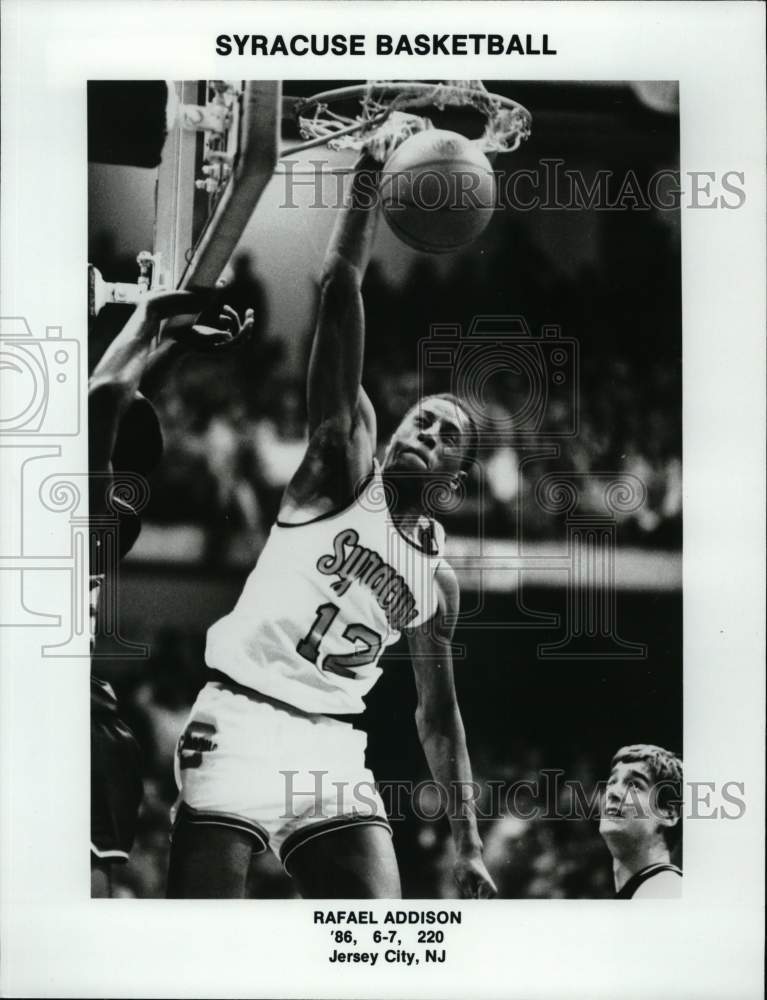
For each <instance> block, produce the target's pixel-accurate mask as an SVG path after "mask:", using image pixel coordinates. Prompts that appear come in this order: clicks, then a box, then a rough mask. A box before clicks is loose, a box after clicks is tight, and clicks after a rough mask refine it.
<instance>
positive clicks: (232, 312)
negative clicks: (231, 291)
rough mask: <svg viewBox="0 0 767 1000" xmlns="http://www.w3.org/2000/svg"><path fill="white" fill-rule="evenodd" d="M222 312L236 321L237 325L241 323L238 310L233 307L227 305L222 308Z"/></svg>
mask: <svg viewBox="0 0 767 1000" xmlns="http://www.w3.org/2000/svg"><path fill="white" fill-rule="evenodd" d="M221 311H222V312H223V313H225V314H226V315H227V316H229V318H230V319H233V320H235V321H236V322H237V323H239V322H240V317H239V315H238V313H237V310H236V309H233V308H232V307H231V306H226V305H225V306H221Z"/></svg>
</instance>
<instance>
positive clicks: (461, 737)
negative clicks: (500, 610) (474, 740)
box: [407, 564, 497, 898]
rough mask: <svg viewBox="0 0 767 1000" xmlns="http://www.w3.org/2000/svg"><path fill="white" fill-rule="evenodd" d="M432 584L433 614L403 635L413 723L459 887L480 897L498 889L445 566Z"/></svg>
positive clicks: (451, 578) (452, 583) (453, 596)
mask: <svg viewBox="0 0 767 1000" xmlns="http://www.w3.org/2000/svg"><path fill="white" fill-rule="evenodd" d="M436 585H437V588H438V595H439V609H438V611H437V613H436V615H435V616H434V618H432V619H431V620H430V621H428V622H427V623H426V625H425V626H422V627H421V628H418V629H413V630H412V632H408V633H407V635H408V643H409V646H410V653H411V656H412V659H413V670H414V672H415V681H416V688H417V691H418V707H417V708H416V725H417V726H418V735H419V737H420V740H421V745H422V746H423V749H424V753H425V755H426V760H427V763H428V765H429V769H430V770H431V773H432V776H433V777H434V780H435V781H436V782H437V783H438V784H439V785H440V786H441V787H442V788H444V789H445V792H446V793H447V796H448V803H449V819H450V828H451V832H452V835H453V840H454V841H455V847H456V862H455V879H456V882H457V883H458V888H459V890H460V892H461V895H462V896H463V897H465V898H485V897H489V896H494V895H495V893H496V891H497V890H496V888H495V884H494V883H493V880H492V878H491V877H490V874H489V873H488V871H487V869H486V868H485V865H484V862H483V860H482V841H481V840H480V838H479V833H478V831H477V820H476V817H475V815H474V789H473V785H472V776H471V763H470V761H469V753H468V750H467V748H466V735H465V732H464V728H463V722H462V720H461V713H460V710H459V708H458V701H457V699H456V694H455V683H454V680H453V654H452V649H451V643H452V639H453V630H454V628H455V619H456V616H457V614H458V601H459V595H458V583H457V581H456V579H455V574H454V573H453V571H452V569H451V568H450V567H449V566H447V565H446V564H442V565H441V566H440V568H439V569H438V570H437V579H436Z"/></svg>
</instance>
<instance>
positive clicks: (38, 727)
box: [0, 0, 765, 1000]
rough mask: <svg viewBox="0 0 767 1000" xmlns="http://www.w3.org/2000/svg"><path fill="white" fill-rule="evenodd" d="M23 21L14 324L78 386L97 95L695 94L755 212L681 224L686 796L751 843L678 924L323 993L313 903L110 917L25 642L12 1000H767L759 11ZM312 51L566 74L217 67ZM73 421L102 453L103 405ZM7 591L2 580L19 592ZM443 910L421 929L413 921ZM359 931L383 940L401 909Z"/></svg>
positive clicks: (503, 913)
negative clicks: (345, 86) (321, 88)
mask: <svg viewBox="0 0 767 1000" xmlns="http://www.w3.org/2000/svg"><path fill="white" fill-rule="evenodd" d="M2 13H3V39H2V46H3V48H2V75H3V87H2V128H3V136H2V243H1V245H0V250H1V252H2V272H1V279H2V286H1V288H0V296H1V299H2V308H1V310H0V312H1V313H2V315H3V316H23V317H25V318H26V320H27V321H28V323H29V326H30V328H31V329H32V331H33V332H34V333H35V335H37V336H42V335H43V333H44V331H45V330H46V328H47V327H61V330H62V334H63V337H65V338H74V339H77V340H79V342H80V352H79V364H80V369H79V378H80V382H81V384H82V385H84V384H85V379H86V374H87V372H86V358H87V351H86V312H87V310H86V285H85V281H84V273H85V262H86V218H87V215H86V213H87V190H86V182H87V171H86V82H87V80H89V79H104V78H113V79H141V78H145V79H157V78H164V79H175V80H184V79H203V78H205V79H215V78H227V79H228V78H233V77H238V78H239V77H241V78H252V79H269V78H277V79H300V78H307V79H322V78H328V79H333V80H339V79H341V80H342V79H359V78H361V77H368V78H378V79H387V78H389V79H394V78H408V77H410V78H419V79H444V78H454V79H460V78H466V79H483V80H485V81H487V82H488V83H489V82H490V81H492V79H493V78H498V79H519V80H527V79H530V80H532V79H542V80H556V79H569V80H589V79H592V80H643V79H645V80H678V81H679V83H680V95H681V101H680V125H681V172H682V183H683V188H684V187H685V186H686V182H685V177H687V176H688V175H689V173H690V172H692V171H708V172H713V173H715V175H716V176H717V177H719V176H721V175H722V174H723V173H726V172H727V171H732V170H734V171H740V172H743V174H744V175H745V182H744V188H745V191H746V200H745V203H744V204H743V206H742V207H741V208H739V209H737V210H730V211H728V210H721V209H716V210H715V209H710V210H705V209H693V208H689V207H684V208H683V212H682V268H683V338H684V503H685V511H684V512H685V525H684V601H685V604H684V761H685V780H686V781H687V782H690V781H695V780H699V781H713V782H717V783H722V782H724V781H727V780H735V781H739V782H743V783H744V784H745V795H744V798H745V800H746V804H747V809H746V812H745V815H744V816H743V817H742V818H740V819H739V820H737V821H729V822H728V821H723V820H717V821H713V820H712V821H708V822H705V821H701V822H695V823H692V822H691V823H689V824H687V827H686V830H685V885H684V898H683V899H682V900H681V901H679V902H674V903H668V902H663V903H661V902H658V903H649V902H646V903H642V904H641V905H632V906H629V907H618V906H617V904H615V903H612V902H605V901H599V902H597V901H587V902H574V901H535V902H533V901H509V900H502V901H499V900H496V901H492V902H454V901H449V902H448V901H445V904H444V905H445V906H447V905H449V907H450V908H451V909H460V910H461V911H462V913H463V915H464V919H463V924H462V926H461V927H460V928H456V929H455V931H456V933H454V934H453V935H451V943H450V959H449V962H447V963H445V964H444V965H439V966H429V967H428V968H425V967H424V966H423V965H422V966H420V967H419V968H410V969H406V968H403V967H401V966H390V967H387V966H382V965H381V964H380V963H379V964H378V965H377V966H376V968H375V970H371V969H369V968H366V967H360V966H349V967H346V968H343V969H339V968H338V967H330V966H329V965H328V962H327V954H328V947H327V941H326V936H325V935H324V934H323V933H322V932H321V929H320V928H319V927H317V926H315V925H314V924H313V922H312V912H313V910H314V909H315V906H314V904H312V903H310V902H295V901H279V902H277V901H274V902H272V901H253V902H243V903H236V904H233V903H226V902H224V903H216V902H212V901H211V902H178V901H173V902H166V901H155V900H152V901H146V900H137V901H112V902H110V901H91V900H90V899H89V896H88V886H89V877H88V855H87V851H84V850H83V849H82V845H83V844H84V843H87V841H88V830H87V825H88V815H89V813H88V754H89V745H88V737H87V733H88V725H87V723H88V698H87V678H88V670H87V649H83V659H82V661H81V662H79V661H77V660H70V661H59V660H51V659H47V660H45V659H43V658H42V657H41V656H40V642H39V636H38V635H36V634H34V630H29V629H24V628H16V629H5V630H3V634H0V656H1V657H2V675H1V681H0V694H1V695H2V704H1V706H0V721H1V723H2V725H1V727H0V732H1V735H0V741H1V742H0V768H1V769H2V770H1V776H2V799H1V800H0V842H1V843H2V867H1V868H0V884H1V886H2V911H1V913H0V919H1V933H2V945H3V954H2V957H1V958H0V962H1V963H2V966H1V974H2V978H1V979H0V988H2V991H3V993H4V994H5V995H10V996H20V995H43V996H85V997H97V996H105V995H108V996H121V997H123V996H124V997H137V996H157V997H160V996H168V995H170V996H264V997H267V996H272V997H283V996H284V997H302V996H303V997H305V996H327V997H359V996H371V997H406V996H413V995H419V996H423V997H442V998H444V997H463V996H466V995H469V994H472V995H475V996H478V997H519V998H534V997H535V998H537V997H541V998H543V997H553V998H561V997H565V996H567V997H582V998H584V1000H594V998H596V997H605V998H610V1000H615V998H617V997H621V998H622V997H627V998H629V997H636V998H637V1000H639V998H641V1000H648V998H651V997H658V998H665V997H670V996H679V997H695V998H701V997H712V998H713V997H716V998H724V997H738V998H740V997H756V996H758V995H761V989H760V984H761V981H762V975H763V966H762V951H761V948H762V937H763V935H762V931H763V909H762V904H763V880H764V832H763V825H764V822H763V821H764V797H763V794H764V793H763V786H764V714H763V713H764V676H765V675H764V650H763V645H764V613H763V608H764V600H763V598H764V568H765V566H764V535H763V515H764V419H765V410H764V401H765V389H764V374H765V365H764V361H765V338H764V330H765V286H764V262H765V229H764V222H765V190H764V176H765V166H764V165H765V106H764V68H765V66H764V40H763V29H764V7H763V6H762V5H761V4H755V3H754V4H752V3H744V4H729V3H691V4H687V3H658V4H654V3H647V4H645V3H604V4H585V3H572V4H570V3H564V4H554V3H550V4H549V3H546V4H544V3H529V4H527V3H526V4H499V3H473V4H459V3H456V4H445V3H419V4H407V3H404V4H388V3H386V4H385V3H380V4H379V3H370V4H358V5H350V4H344V3H322V4H314V3H300V4H299V3H295V4H291V3H281V4H276V3H236V2H233V3H226V4H222V3H208V2H189V3H185V2H183V0H178V2H173V0H168V2H165V0H160V2H146V0H132V2H130V3H128V2H119V0H115V2H109V0H107V2H104V3H95V2H87V0H67V2H66V3H55V2H38V0H26V2H22V0H15V2H8V0H6V3H5V4H4V5H3V12H2ZM298 30H300V31H301V32H302V33H311V32H316V33H334V32H340V33H349V32H351V31H355V32H359V33H364V34H365V35H366V36H367V37H369V38H372V37H373V36H375V34H376V33H377V32H387V33H404V32H410V33H413V34H415V33H416V32H418V31H432V30H433V31H439V32H448V31H453V32H501V33H505V34H509V33H511V32H519V33H521V34H523V35H524V34H525V33H532V34H534V35H537V36H538V37H540V36H541V35H542V34H543V33H544V32H545V33H547V34H548V37H549V41H550V44H551V45H552V46H553V47H554V48H555V49H556V51H557V55H556V56H548V57H543V56H540V57H532V56H531V57H484V58H483V57H475V56H456V57H417V58H415V57H413V58H407V57H400V58H396V57H373V56H370V55H368V56H366V57H365V58H355V57H334V58H329V57H327V58H325V59H310V58H308V57H306V58H299V57H284V56H275V57H251V56H243V57H238V56H229V57H217V56H216V55H215V38H216V36H217V35H218V34H219V33H221V32H240V33H247V32H255V31H258V32H259V33H263V34H274V33H278V32H279V33H283V34H290V33H294V32H296V31H298ZM371 48H372V46H371ZM687 183H689V182H687ZM684 204H686V202H685V200H684V198H683V205H684ZM584 294H588V290H587V289H584ZM648 294H651V290H648ZM80 404H81V410H80V414H79V421H80V427H81V428H83V427H84V424H85V408H84V405H83V404H84V394H82V393H81V394H80ZM60 446H61V455H62V468H63V467H64V463H66V465H67V468H68V469H71V470H72V471H80V472H85V471H86V452H87V442H86V435H85V433H84V432H82V431H81V433H79V435H73V436H71V437H69V438H62V440H61V444H60ZM6 459H7V456H6V455H4V454H3V452H2V450H1V449H0V462H2V466H0V474H3V475H2V490H3V493H2V505H3V511H4V513H3V525H2V527H0V536H1V534H2V532H7V531H9V530H10V527H9V524H10V523H11V521H12V519H13V518H14V517H16V516H18V513H19V512H18V511H16V512H14V503H15V504H16V505H17V506H18V500H17V498H16V492H15V486H16V485H17V484H16V483H14V481H12V480H11V481H9V480H8V478H7V476H6V475H4V473H6V472H7V471H8V466H7V464H6ZM24 516H25V517H27V518H34V517H35V516H36V512H35V511H34V510H27V511H25V512H24ZM46 524H47V522H46ZM42 530H46V529H45V528H43V529H42ZM5 577H6V574H0V585H2V586H3V587H5V586H6V580H5ZM37 585H39V586H41V587H43V588H44V587H46V586H48V584H47V582H45V581H43V582H38V584H37ZM54 585H56V586H58V584H53V583H52V584H51V586H54ZM6 596H9V595H7V594H6ZM2 599H3V590H0V600H2ZM543 710H544V711H545V707H544V709H543ZM437 905H441V904H437V903H431V902H429V903H426V902H422V901H419V902H415V903H413V902H410V901H408V902H406V903H404V904H403V907H402V908H407V909H433V908H435V907H436V906H437ZM359 908H364V909H370V910H373V911H375V912H376V913H383V912H385V911H386V910H387V909H390V908H391V907H390V906H389V904H386V903H375V904H371V905H369V906H368V905H365V906H364V907H362V906H360V907H359Z"/></svg>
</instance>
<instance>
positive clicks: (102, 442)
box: [88, 292, 200, 472]
mask: <svg viewBox="0 0 767 1000" xmlns="http://www.w3.org/2000/svg"><path fill="white" fill-rule="evenodd" d="M199 307H200V303H199V301H198V296H196V295H195V294H193V293H191V292H162V293H160V294H158V295H155V296H147V297H146V298H145V299H142V300H140V301H139V303H138V305H137V306H136V308H135V309H134V311H133V313H132V314H131V317H130V319H129V320H128V322H127V323H126V324H125V326H124V327H123V328H122V330H121V331H120V332H119V333H118V335H117V336H116V337H115V339H114V340H113V341H112V343H111V344H110V345H109V347H108V348H107V349H106V351H105V352H104V355H103V356H102V358H101V360H100V361H99V363H98V364H97V365H96V367H95V369H94V370H93V373H92V374H91V377H90V379H89V381H88V423H89V447H90V459H89V465H90V469H91V471H93V472H106V471H109V469H110V467H111V461H112V451H113V449H114V444H115V439H116V437H117V429H118V427H119V425H120V419H121V418H122V416H123V414H124V413H125V410H126V409H127V408H128V406H129V405H130V402H131V400H132V399H133V397H134V395H135V393H136V390H137V389H138V387H139V383H140V382H141V379H142V376H143V375H144V372H145V371H146V367H147V363H148V361H149V358H150V355H151V353H152V345H153V342H154V339H155V337H156V336H157V334H158V333H159V330H160V324H161V322H162V321H163V320H164V319H167V318H168V317H169V316H179V315H187V314H188V315H189V316H190V317H194V316H195V315H196V314H197V313H198V312H199Z"/></svg>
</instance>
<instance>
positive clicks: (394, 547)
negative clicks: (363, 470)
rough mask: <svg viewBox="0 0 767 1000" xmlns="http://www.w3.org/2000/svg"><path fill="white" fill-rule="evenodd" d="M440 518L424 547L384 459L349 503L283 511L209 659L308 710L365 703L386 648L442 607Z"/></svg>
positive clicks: (219, 627)
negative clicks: (399, 517) (409, 532)
mask: <svg viewBox="0 0 767 1000" xmlns="http://www.w3.org/2000/svg"><path fill="white" fill-rule="evenodd" d="M432 526H433V528H434V529H435V530H434V532H425V533H424V534H425V535H429V534H431V535H432V536H433V535H434V534H436V538H434V540H433V541H432V543H431V544H430V545H428V546H425V547H424V548H419V546H418V545H416V543H415V542H414V541H411V540H410V539H409V538H406V537H405V535H404V534H402V533H401V532H400V531H399V529H398V528H397V527H396V526H395V524H394V523H393V521H392V519H391V515H390V513H389V510H388V507H387V505H386V502H385V497H384V484H383V482H382V480H381V475H380V470H379V468H378V466H377V465H376V467H375V469H374V472H373V475H372V476H371V478H370V479H369V480H368V482H367V484H366V486H365V487H364V488H363V489H361V490H360V492H359V495H358V497H357V499H356V500H355V501H354V502H353V503H352V504H351V505H350V506H349V507H347V508H346V509H345V510H342V511H340V512H337V513H332V514H329V515H326V516H324V517H321V518H318V519H316V520H314V521H310V522H308V523H306V524H301V525H295V526H285V525H282V524H281V523H280V522H279V521H278V522H277V524H275V525H274V527H273V528H272V531H271V533H270V535H269V538H268V540H267V543H266V545H265V546H264V549H263V552H262V553H261V556H260V557H259V560H258V562H257V564H256V566H255V568H254V570H253V571H252V573H251V574H250V576H249V577H248V579H247V581H246V583H245V587H244V589H243V592H242V594H241V595H240V599H239V600H238V602H237V604H236V605H235V607H234V609H233V610H232V611H231V612H230V614H228V615H226V616H225V617H224V618H221V619H220V620H219V621H217V622H216V623H215V624H214V625H213V626H212V627H211V628H210V629H209V631H208V641H207V647H206V650H205V661H206V663H207V664H208V666H209V667H212V668H213V669H216V670H220V671H222V672H223V673H225V674H227V675H228V676H229V677H231V678H232V679H233V680H235V681H237V682H238V683H240V684H244V685H246V686H248V687H250V688H253V689H254V690H256V691H260V692H261V693H262V694H265V695H268V696H269V697H271V698H276V699H279V700H280V701H284V702H287V703H288V704H290V705H294V706H295V707H296V708H299V709H301V710H302V711H304V712H312V713H315V712H316V713H322V712H328V713H331V714H346V713H349V714H353V713H358V712H361V711H363V709H364V707H365V706H364V703H363V701H362V699H363V697H364V696H365V695H366V694H367V693H368V691H370V689H371V688H372V686H373V685H374V684H375V682H376V680H377V679H378V677H379V675H380V673H381V670H380V668H379V667H378V661H379V659H380V657H381V654H382V652H383V650H384V648H385V647H386V646H389V645H391V644H393V643H395V642H396V641H397V639H399V636H400V632H401V630H402V629H403V628H405V627H414V626H416V625H420V624H422V623H423V622H425V621H427V620H428V619H429V618H431V617H432V615H433V614H434V613H435V611H436V610H437V594H436V588H435V584H434V574H435V572H436V570H437V566H438V565H439V562H440V559H441V551H442V542H443V533H442V530H441V527H440V526H439V525H436V524H433V525H432ZM427 549H430V550H431V551H428V550H427Z"/></svg>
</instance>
